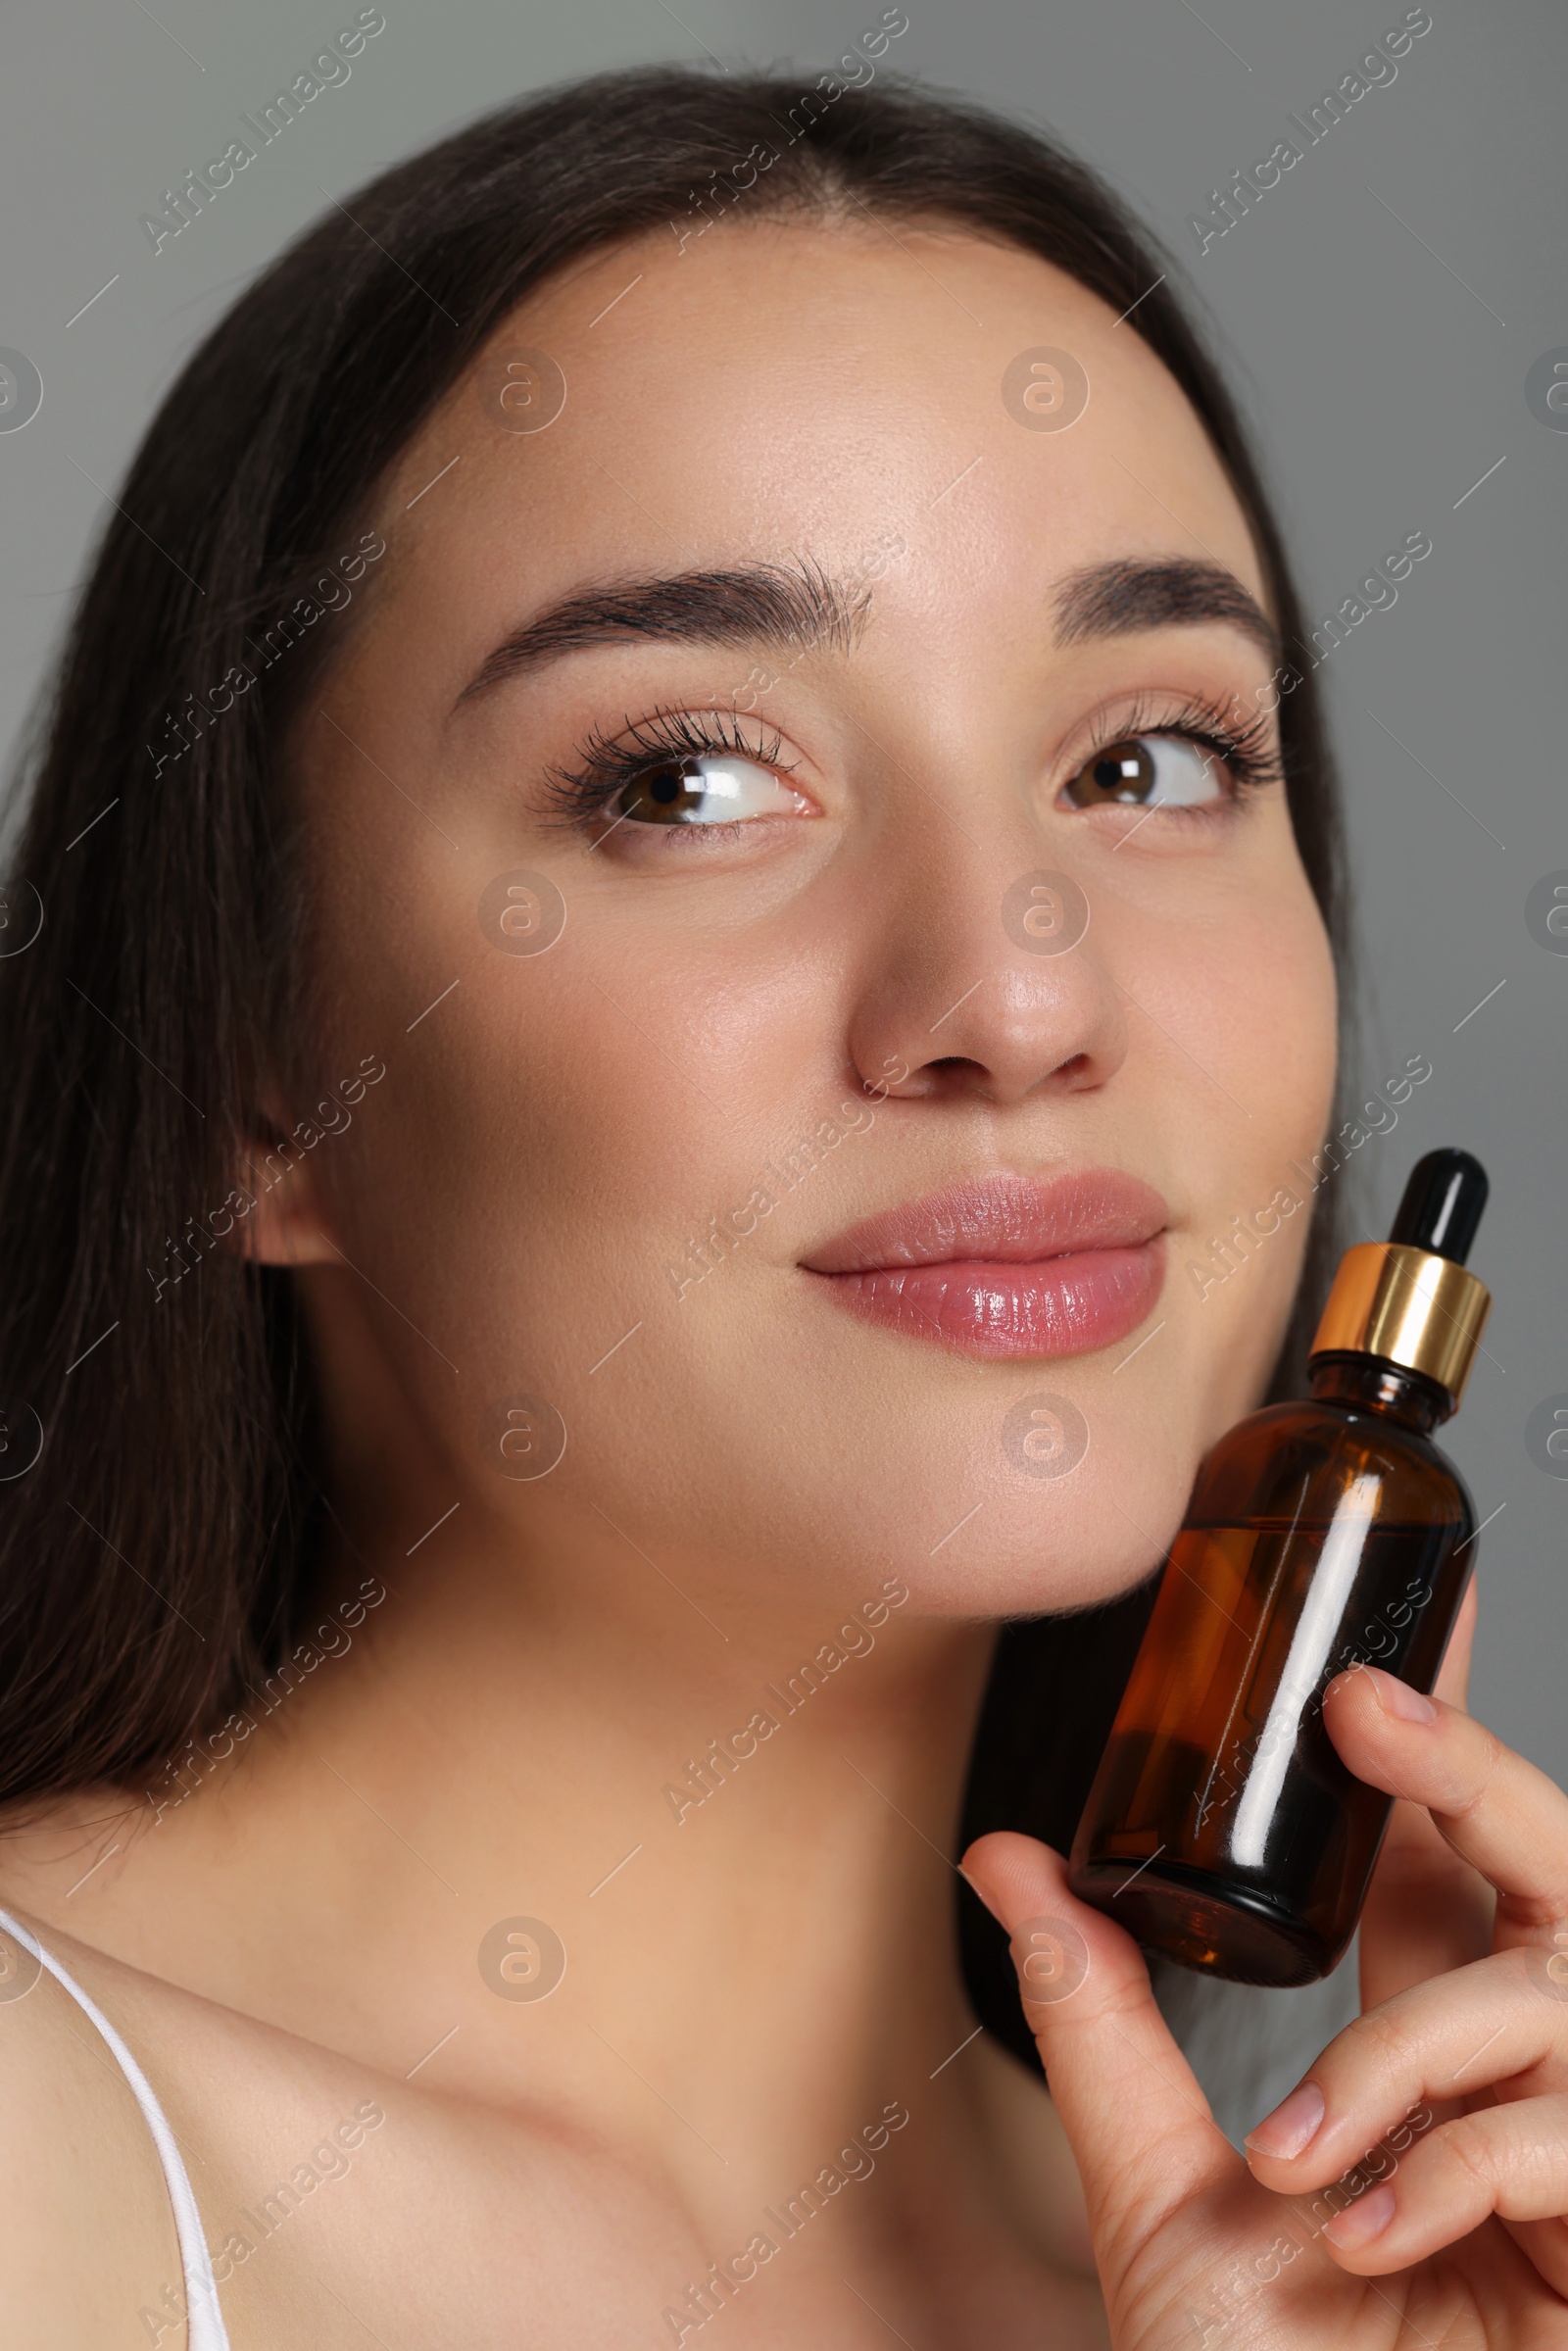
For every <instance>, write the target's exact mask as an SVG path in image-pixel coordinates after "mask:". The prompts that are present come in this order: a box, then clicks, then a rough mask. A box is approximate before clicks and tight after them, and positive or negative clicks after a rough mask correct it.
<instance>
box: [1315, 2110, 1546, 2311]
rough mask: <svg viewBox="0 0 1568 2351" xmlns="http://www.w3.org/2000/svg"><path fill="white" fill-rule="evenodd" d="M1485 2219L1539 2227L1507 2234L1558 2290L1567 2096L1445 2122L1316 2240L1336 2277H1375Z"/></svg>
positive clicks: (1424, 2258) (1427, 2255)
mask: <svg viewBox="0 0 1568 2351" xmlns="http://www.w3.org/2000/svg"><path fill="white" fill-rule="evenodd" d="M1347 2192H1348V2191H1347ZM1325 2201H1326V2200H1325V2199H1322V2198H1319V2199H1318V2200H1317V2202H1318V2203H1319V2204H1322V2203H1324V2202H1325ZM1336 2201H1337V2199H1336ZM1314 2209H1316V2207H1314ZM1493 2213H1495V2214H1496V2215H1497V2216H1498V2218H1499V2219H1500V2220H1504V2221H1508V2222H1511V2223H1514V2224H1519V2223H1532V2222H1534V2223H1541V2222H1545V2223H1547V2224H1549V2226H1547V2227H1545V2228H1539V2227H1537V2228H1530V2227H1523V2228H1520V2227H1516V2228H1515V2229H1514V2234H1515V2236H1516V2238H1517V2241H1518V2242H1519V2244H1520V2246H1521V2248H1522V2249H1523V2250H1524V2251H1525V2252H1526V2253H1527V2254H1528V2256H1529V2258H1530V2259H1531V2260H1532V2261H1533V2262H1534V2263H1535V2265H1536V2267H1537V2269H1538V2270H1539V2271H1540V2272H1541V2274H1542V2276H1543V2277H1544V2278H1545V2280H1546V2282H1547V2284H1548V2285H1550V2286H1552V2287H1554V2288H1555V2289H1556V2290H1557V2291H1558V2292H1559V2293H1560V2292H1561V2291H1562V2290H1563V2289H1564V2287H1568V2238H1565V2237H1564V2232H1563V2229H1562V2228H1561V2226H1560V2216H1561V2215H1562V2214H1564V2213H1568V2097H1552V2098H1522V2099H1518V2100H1515V2101H1513V2102H1511V2103H1510V2104H1508V2105H1505V2106H1488V2107H1484V2108H1482V2109H1481V2110H1480V2111H1479V2112H1478V2113H1475V2114H1466V2115H1460V2116H1459V2117H1457V2119H1456V2120H1455V2121H1453V2122H1451V2123H1445V2124H1444V2125H1443V2126H1442V2128H1441V2129H1440V2130H1437V2131H1433V2132H1432V2133H1431V2135H1430V2136H1429V2137H1426V2138H1423V2139H1420V2140H1417V2141H1416V2142H1415V2144H1414V2145H1413V2146H1412V2147H1411V2149H1410V2151H1409V2153H1408V2154H1407V2155H1405V2156H1404V2157H1403V2158H1402V2160H1401V2159H1399V2158H1395V2159H1394V2163H1393V2165H1392V2166H1391V2169H1390V2172H1389V2175H1388V2176H1387V2177H1385V2178H1384V2179H1382V2180H1379V2181H1377V2182H1376V2184H1374V2185H1371V2186H1368V2187H1366V2188H1364V2189H1363V2190H1362V2192H1361V2193H1360V2194H1359V2195H1357V2196H1355V2198H1354V2200H1353V2201H1351V2202H1348V2203H1346V2204H1345V2205H1344V2207H1343V2209H1341V2210H1339V2211H1338V2212H1336V2214H1335V2216H1334V2217H1333V2218H1332V2219H1331V2220H1329V2221H1328V2222H1327V2223H1326V2224H1325V2226H1324V2227H1323V2229H1322V2237H1323V2241H1324V2243H1325V2244H1327V2245H1328V2246H1329V2248H1330V2250H1331V2251H1332V2253H1333V2255H1334V2258H1335V2260H1336V2261H1337V2262H1338V2263H1339V2264H1340V2267H1341V2268H1342V2269H1345V2270H1348V2271H1350V2272H1351V2273H1352V2274H1353V2275H1354V2276H1356V2277H1358V2278H1382V2277H1386V2276H1387V2275H1388V2273H1389V2272H1390V2271H1391V2270H1402V2269H1405V2268H1407V2267H1409V2266H1410V2265H1411V2264H1412V2263H1414V2262H1418V2261H1427V2260H1430V2259H1431V2257H1432V2256H1433V2255H1434V2254H1435V2253H1438V2252H1441V2251H1442V2249H1443V2247H1444V2246H1445V2245H1451V2244H1453V2243H1455V2242H1456V2240H1457V2239H1458V2238H1460V2237H1462V2236H1468V2235H1469V2234H1470V2232H1471V2230H1472V2229H1479V2228H1480V2227H1481V2224H1482V2222H1483V2221H1485V2220H1487V2219H1489V2218H1490V2217H1491V2215H1492V2214H1493ZM1543 2339H1544V2338H1543Z"/></svg>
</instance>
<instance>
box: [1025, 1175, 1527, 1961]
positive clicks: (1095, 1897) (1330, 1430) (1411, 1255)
mask: <svg viewBox="0 0 1568 2351" xmlns="http://www.w3.org/2000/svg"><path fill="white" fill-rule="evenodd" d="M1486 1197H1487V1178H1486V1174H1485V1171H1484V1170H1483V1168H1482V1167H1481V1165H1480V1163H1479V1161H1478V1160H1476V1159H1473V1158H1472V1157H1471V1156H1470V1154H1469V1153H1468V1152H1466V1151H1432V1152H1430V1153H1429V1154H1428V1155H1427V1157H1425V1158H1424V1159H1422V1160H1421V1161H1420V1162H1419V1164H1418V1165H1417V1166H1416V1168H1415V1170H1414V1171H1413V1173H1412V1175H1411V1177H1410V1180H1409V1183H1408V1185H1407V1186H1406V1188H1405V1193H1404V1198H1403V1200H1402V1201H1401V1202H1400V1206H1399V1211H1398V1214H1397V1217H1396V1219H1395V1223H1394V1229H1393V1232H1392V1234H1391V1237H1390V1239H1389V1241H1388V1242H1386V1243H1384V1242H1369V1243H1366V1244H1364V1245H1362V1246H1360V1247H1358V1248H1355V1249H1349V1250H1348V1251H1347V1253H1346V1255H1345V1257H1344V1259H1343V1260H1342V1262H1341V1265H1340V1269H1339V1272H1338V1274H1337V1275H1336V1277H1335V1281H1334V1286H1333V1288H1332V1290H1331V1291H1330V1294H1329V1298H1328V1302H1327V1304H1326V1306H1325V1307H1324V1310H1323V1315H1322V1318H1321V1320H1320V1322H1319V1325H1318V1330H1317V1335H1316V1338H1315V1340H1314V1342H1313V1346H1312V1352H1311V1356H1310V1358H1309V1367H1308V1368H1309V1374H1310V1379H1311V1395H1310V1396H1309V1397H1308V1398H1306V1399H1305V1400H1304V1401H1301V1402H1297V1403H1287V1404H1275V1405H1271V1406H1269V1407H1267V1408H1266V1409H1265V1410H1263V1411H1261V1412H1254V1413H1253V1414H1252V1415H1251V1416H1250V1418H1249V1419H1247V1420H1244V1421H1242V1422H1240V1423H1239V1424H1238V1426H1237V1427H1236V1428H1234V1429H1232V1430H1231V1431H1230V1432H1229V1434H1228V1435H1227V1436H1225V1437H1223V1438H1222V1439H1221V1440H1220V1442H1219V1444H1218V1445H1216V1446H1215V1447H1214V1449H1213V1451H1212V1452H1211V1453H1210V1454H1209V1455H1208V1457H1207V1459H1206V1460H1205V1461H1204V1463H1203V1466H1202V1468H1201V1471H1200V1473H1199V1477H1198V1483H1197V1485H1196V1487H1195V1489H1194V1492H1193V1496H1192V1500H1191V1503H1190V1504H1189V1507H1188V1512H1187V1517H1186V1520H1185V1522H1184V1524H1183V1526H1182V1529H1181V1532H1180V1533H1179V1534H1178V1536H1177V1538H1176V1540H1175V1543H1173V1544H1172V1546H1171V1550H1170V1553H1169V1557H1168V1560H1167V1564H1166V1568H1165V1574H1164V1579H1163V1582H1162V1584H1161V1586H1160V1591H1159V1594H1158V1597H1157V1598H1156V1600H1155V1603H1154V1609H1153V1614H1152V1617H1151V1618H1150V1621H1149V1626H1148V1630H1147V1631H1146V1633H1145V1635H1144V1640H1143V1643H1142V1645H1141V1647H1140V1649H1139V1652H1138V1656H1137V1659H1136V1661H1135V1663H1134V1666H1133V1670H1132V1674H1131V1677H1130V1679H1129V1681H1128V1684H1127V1688H1126V1690H1125V1692H1124V1694H1123V1697H1122V1701H1121V1705H1120V1707H1119V1709H1118V1711H1117V1714H1116V1719H1115V1723H1114V1725H1113V1727H1112V1730H1111V1735H1110V1739H1109V1742H1108V1744H1107V1746H1106V1749H1105V1753H1104V1756H1103V1760H1102V1763H1101V1766H1100V1770H1099V1773H1098V1775H1097V1777H1096V1780H1095V1783H1094V1786H1093V1788H1091V1790H1090V1794H1089V1799H1088V1802H1087V1804H1086V1806H1085V1809H1084V1815H1083V1819H1082V1820H1081V1822H1080V1823H1079V1827H1078V1834H1077V1836H1076V1837H1075V1838H1074V1840H1073V1848H1072V1856H1071V1862H1070V1866H1069V1883H1070V1884H1071V1886H1072V1889H1073V1891H1074V1893H1076V1894H1077V1895H1078V1896H1079V1898H1080V1899H1081V1900H1083V1901H1086V1902H1092V1903H1094V1904H1095V1905H1096V1906H1097V1907H1098V1908H1100V1909H1102V1910H1104V1911H1106V1912H1107V1913H1108V1914H1109V1915H1110V1916H1111V1917H1112V1918H1114V1919H1116V1920H1117V1921H1118V1922H1119V1923H1120V1924H1121V1925H1122V1926H1124V1927H1125V1928H1127V1930H1128V1932H1129V1933H1130V1934H1132V1935H1136V1936H1137V1938H1138V1940H1139V1941H1140V1942H1142V1943H1145V1944H1147V1945H1150V1946H1152V1947H1153V1948H1154V1949H1156V1950H1159V1951H1162V1952H1164V1953H1166V1954H1167V1955H1168V1956H1169V1957H1171V1958H1173V1959H1176V1960H1179V1961H1180V1962H1182V1963H1183V1964H1184V1965H1186V1966H1188V1967H1192V1968H1198V1969H1201V1970H1202V1971H1204V1972H1206V1973H1207V1974H1210V1975H1215V1976H1224V1977H1228V1978H1230V1979H1232V1980H1233V1981H1235V1982H1238V1983H1243V1984H1309V1983H1312V1982H1313V1981H1315V1980H1316V1979H1317V1978H1318V1977H1320V1976H1324V1975H1327V1974H1328V1972H1329V1971H1330V1970H1331V1969H1332V1968H1333V1967H1334V1966H1335V1965H1336V1964H1337V1963H1338V1961H1339V1960H1340V1959H1341V1957H1342V1956H1343V1955H1344V1952H1345V1949H1346V1946H1347V1944H1348V1942H1349V1939H1350V1936H1351V1935H1352V1934H1353V1933H1354V1931H1355V1924H1356V1920H1357V1918H1358V1917H1359V1915H1360V1911H1361V1906H1362V1904H1363V1902H1364V1901H1365V1898H1366V1892H1367V1886H1368V1885H1369V1883H1370V1880H1371V1876H1372V1869H1373V1865H1374V1863H1375V1862H1376V1860H1377V1855H1378V1849H1379V1846H1380V1845H1381V1843H1382V1841H1383V1836H1384V1832H1385V1830H1386V1829H1387V1827H1388V1822H1389V1815H1390V1813H1391V1811H1392V1809H1393V1800H1392V1798H1391V1797H1389V1796H1386V1795H1384V1794H1383V1793H1382V1792H1381V1790H1379V1789H1377V1788H1369V1787H1367V1786H1366V1784H1365V1783H1364V1782H1363V1781H1359V1780H1357V1779H1355V1778H1354V1777H1353V1776H1352V1774H1351V1773H1350V1772H1349V1771H1348V1770H1347V1768H1346V1766H1345V1765H1344V1764H1343V1763H1342V1762H1341V1760H1340V1757H1339V1754H1338V1752H1337V1750H1336V1748H1335V1746H1334V1744H1333V1742H1332V1740H1331V1739H1330V1738H1329V1736H1328V1732H1327V1730H1326V1729H1325V1727H1324V1724H1323V1719H1322V1709H1323V1693H1324V1691H1325V1690H1326V1689H1327V1687H1328V1685H1329V1683H1330V1682H1331V1681H1333V1679H1334V1678H1335V1676H1336V1675H1337V1674H1341V1673H1344V1672H1345V1671H1346V1670H1347V1668H1348V1667H1352V1666H1355V1665H1362V1664H1376V1665H1380V1666H1383V1667H1385V1668H1386V1669H1387V1670H1388V1671H1389V1672H1390V1673H1392V1674H1397V1676H1398V1677H1399V1679H1400V1680H1401V1681H1404V1682H1408V1683H1410V1684H1411V1685H1412V1686H1413V1687H1414V1688H1415V1689H1417V1690H1422V1691H1430V1690H1431V1689H1432V1686H1433V1684H1434V1683H1435V1681H1436V1680H1437V1676H1438V1669H1439V1667H1440V1666H1441V1664H1442V1662H1443V1653H1444V1650H1445V1648H1446V1645H1447V1641H1448V1636H1449V1634H1450V1633H1451V1631H1452V1629H1453V1622H1454V1618H1455V1617H1456V1615H1457V1614H1458V1610H1459V1603H1460V1601H1461V1600H1462V1598H1463V1596H1464V1592H1465V1587H1466V1585H1467V1583H1468V1581H1469V1577H1470V1573H1471V1570H1472V1567H1473V1565H1474V1560H1475V1548H1476V1546H1475V1542H1474V1534H1475V1515H1474V1510H1473V1507H1472V1504H1471V1500H1470V1496H1469V1494H1468V1493H1467V1492H1466V1490H1465V1487H1464V1484H1463V1481H1462V1480H1461V1478H1460V1477H1459V1474H1458V1472H1457V1471H1456V1470H1455V1469H1454V1467H1453V1465H1452V1464H1451V1462H1449V1461H1448V1460H1447V1459H1446V1456H1445V1455H1444V1454H1443V1453H1442V1452H1441V1451H1440V1450H1439V1449H1438V1447H1437V1445H1434V1444H1433V1442H1432V1431H1433V1430H1434V1429H1435V1428H1436V1427H1437V1426H1438V1424H1439V1423H1440V1422H1442V1421H1444V1420H1446V1419H1447V1417H1448V1416H1449V1414H1450V1413H1452V1412H1453V1410H1454V1409H1455V1407H1456V1406H1457V1404H1458V1401H1459V1397H1460V1395H1461V1394H1462V1392H1463V1388H1464V1383H1465V1379H1466V1376H1467V1374H1468V1372H1469V1368H1470V1364H1471V1361H1472V1358H1473V1356H1474V1353H1475V1349H1476V1347H1477V1345H1478V1343H1479V1341H1480V1337H1481V1332H1482V1328H1483V1326H1484V1324H1485V1321H1486V1317H1487V1312H1488V1309H1489V1308H1490V1305H1491V1302H1492V1301H1491V1298H1490V1295H1489V1293H1488V1292H1487V1290H1486V1289H1485V1288H1484V1287H1483V1285H1482V1284H1481V1283H1480V1282H1479V1281H1478V1280H1477V1279H1476V1277H1475V1276H1474V1275H1473V1274H1471V1273H1468V1272H1467V1271H1466V1270H1465V1265H1464V1261H1465V1257H1466V1255H1467V1254H1468V1251H1469V1248H1470V1244H1471V1242H1472V1240H1473V1239H1474V1237H1475V1231H1476V1226H1477V1224H1478V1222H1479V1220H1480V1216H1481V1211H1482V1208H1483V1207H1484V1206H1485V1204H1486Z"/></svg>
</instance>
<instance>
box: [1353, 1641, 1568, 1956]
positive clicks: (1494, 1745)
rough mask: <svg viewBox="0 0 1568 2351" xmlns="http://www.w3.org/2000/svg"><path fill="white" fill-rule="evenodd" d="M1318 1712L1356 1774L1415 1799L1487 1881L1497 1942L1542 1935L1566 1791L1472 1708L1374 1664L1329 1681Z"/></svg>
mask: <svg viewBox="0 0 1568 2351" xmlns="http://www.w3.org/2000/svg"><path fill="white" fill-rule="evenodd" d="M1323 1719H1324V1722H1325V1723H1326V1724H1327V1726H1328V1732H1329V1737H1330V1738H1331V1739H1333V1741H1334V1744H1335V1746H1336V1747H1337V1748H1338V1749H1339V1752H1340V1754H1341V1756H1342V1757H1343V1758H1344V1760H1345V1762H1346V1764H1347V1765H1348V1768H1349V1769H1350V1770H1351V1771H1352V1772H1354V1774H1355V1776H1356V1778H1357V1779H1358V1780H1365V1781H1367V1782H1368V1783H1369V1784H1370V1785H1371V1786H1372V1787H1373V1788H1385V1789H1387V1790H1388V1792H1389V1793H1390V1794H1391V1795H1396V1796H1403V1797H1405V1798H1407V1799H1408V1800H1409V1801H1410V1802H1411V1803H1415V1804H1424V1805H1425V1806H1426V1808H1427V1810H1428V1811H1429V1812H1430V1813H1431V1815H1432V1818H1433V1821H1434V1823H1435V1825H1436V1827H1437V1828H1438V1829H1439V1831H1440V1832H1441V1833H1442V1835H1443V1836H1444V1837H1446V1840H1447V1842H1448V1843H1449V1844H1450V1845H1451V1846H1452V1848H1453V1850H1454V1852H1455V1853H1457V1854H1458V1855H1459V1857H1460V1858H1461V1860H1464V1861H1467V1862H1469V1863H1470V1864H1471V1866H1472V1867H1473V1868H1475V1869H1477V1870H1479V1871H1480V1872H1481V1874H1482V1876H1483V1877H1484V1878H1486V1879H1487V1880H1488V1881H1489V1883H1490V1884H1491V1885H1492V1886H1495V1888H1496V1893H1497V1905H1496V1919H1495V1929H1494V1935H1495V1943H1496V1945H1497V1947H1498V1948H1499V1949H1507V1948H1511V1947H1512V1946H1513V1945H1515V1944H1519V1943H1526V1942H1534V1943H1547V1944H1549V1943H1550V1942H1551V1940H1552V1938H1553V1935H1554V1934H1556V1933H1557V1932H1558V1931H1559V1930H1560V1929H1561V1928H1562V1925H1563V1921H1564V1918H1565V1917H1568V1796H1565V1795H1564V1794H1563V1791H1562V1789H1561V1788H1558V1787H1557V1786H1556V1784H1555V1782H1553V1781H1551V1780H1548V1779H1547V1777H1546V1775H1545V1773H1544V1772H1543V1771H1538V1770H1537V1768H1536V1766H1535V1765H1534V1764H1533V1763H1528V1762H1526V1760H1525V1758H1524V1756H1522V1755H1516V1754H1515V1753H1514V1752H1513V1750H1512V1748H1510V1747H1505V1746H1504V1745H1503V1743H1502V1741H1501V1739H1498V1738H1496V1737H1495V1734H1494V1733H1493V1732H1491V1731H1489V1730H1487V1728H1486V1727H1485V1725H1484V1724H1482V1723H1478V1722H1477V1721H1476V1720H1475V1719H1474V1717H1473V1716H1471V1715H1468V1714H1462V1713H1460V1711H1459V1710H1458V1709H1457V1708H1456V1707H1454V1706H1449V1705H1446V1704H1444V1703H1443V1702H1442V1701H1441V1700H1439V1701H1434V1700H1432V1699H1430V1698H1424V1697H1422V1695H1421V1694H1420V1692H1419V1691H1417V1690H1411V1688H1410V1687H1409V1685H1408V1683H1404V1682H1398V1681H1396V1679H1395V1677H1394V1676H1393V1675H1392V1674H1387V1673H1384V1672H1382V1671H1381V1669H1380V1668H1378V1667H1377V1666H1371V1665H1369V1666H1362V1667H1361V1668H1360V1669H1359V1670H1358V1671H1355V1672H1351V1673H1348V1674H1341V1675H1340V1676H1339V1677H1338V1678H1337V1679H1336V1680H1335V1681H1333V1682H1331V1683H1330V1685H1329V1688H1328V1690H1327V1692H1326V1694H1325V1697H1324V1701H1323ZM1565 1940H1568V1938H1565Z"/></svg>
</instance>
